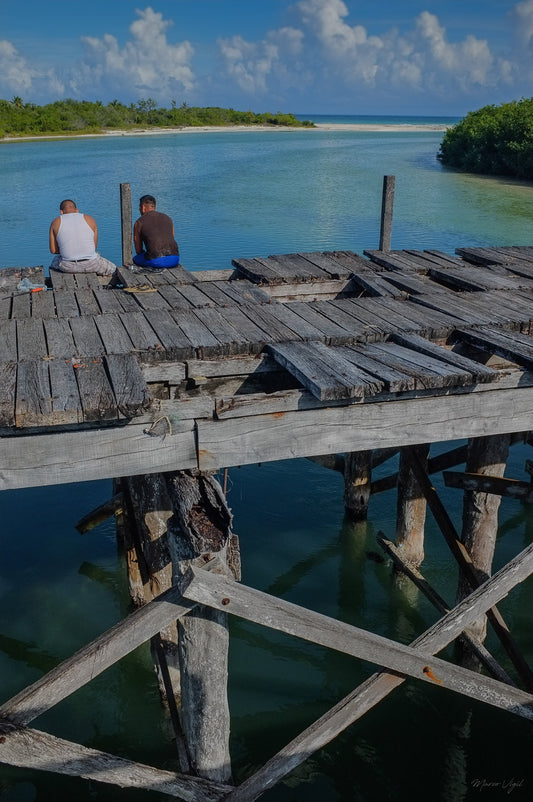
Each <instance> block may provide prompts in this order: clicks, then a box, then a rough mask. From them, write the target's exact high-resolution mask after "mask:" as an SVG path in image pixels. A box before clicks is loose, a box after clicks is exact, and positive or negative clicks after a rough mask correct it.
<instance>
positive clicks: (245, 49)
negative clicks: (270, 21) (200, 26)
mask: <svg viewBox="0 0 533 802" xmlns="http://www.w3.org/2000/svg"><path fill="white" fill-rule="evenodd" d="M303 37H304V35H303V33H302V31H299V30H296V29H295V28H289V27H287V28H281V29H280V30H278V31H276V32H270V33H269V34H267V37H266V38H265V39H264V40H262V41H261V42H247V41H246V40H245V39H243V38H242V36H232V37H231V38H229V39H219V40H218V45H219V48H220V53H221V56H222V59H223V61H224V64H225V69H226V71H227V74H228V75H229V76H230V77H231V78H232V79H233V80H235V82H236V83H237V85H238V86H239V87H240V89H242V90H243V91H245V92H247V93H249V94H250V95H254V94H261V93H264V92H266V91H267V90H268V88H269V83H270V81H276V82H277V81H279V80H280V79H283V81H284V85H285V86H291V85H294V84H295V83H297V82H298V81H299V80H301V77H300V78H299V79H297V78H296V74H297V73H299V72H300V69H299V65H298V59H299V57H300V54H301V52H302V40H303Z"/></svg>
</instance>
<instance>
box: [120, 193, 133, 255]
mask: <svg viewBox="0 0 533 802" xmlns="http://www.w3.org/2000/svg"><path fill="white" fill-rule="evenodd" d="M120 221H121V230H122V264H123V265H131V264H133V223H132V210H131V186H130V184H121V185H120Z"/></svg>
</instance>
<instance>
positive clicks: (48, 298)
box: [29, 290, 56, 319]
mask: <svg viewBox="0 0 533 802" xmlns="http://www.w3.org/2000/svg"><path fill="white" fill-rule="evenodd" d="M29 295H30V299H31V316H32V317H40V318H43V319H46V318H50V317H55V314H56V310H55V303H54V295H53V293H52V292H49V291H48V292H47V291H46V290H42V291H39V292H30V293H29Z"/></svg>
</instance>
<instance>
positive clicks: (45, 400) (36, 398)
mask: <svg viewBox="0 0 533 802" xmlns="http://www.w3.org/2000/svg"><path fill="white" fill-rule="evenodd" d="M51 413H52V393H51V390H50V378H49V375H48V362H43V361H42V360H28V359H26V360H24V361H23V362H19V365H18V370H17V389H16V399H15V425H16V426H17V428H20V429H23V428H27V427H30V426H40V425H43V424H44V425H47V424H48V423H51V422H52V421H51V420H50V416H51Z"/></svg>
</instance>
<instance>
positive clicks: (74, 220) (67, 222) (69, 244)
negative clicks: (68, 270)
mask: <svg viewBox="0 0 533 802" xmlns="http://www.w3.org/2000/svg"><path fill="white" fill-rule="evenodd" d="M56 239H57V244H58V245H59V253H60V254H61V258H62V259H65V260H67V261H75V260H76V259H77V260H80V259H93V258H94V257H95V255H96V251H95V248H94V231H93V230H92V228H91V227H90V225H89V224H88V223H87V222H86V220H85V217H84V216H83V215H82V214H81V213H80V212H70V213H69V214H62V215H61V219H60V222H59V231H58V232H57V236H56Z"/></svg>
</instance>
